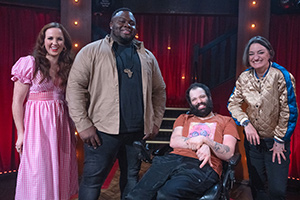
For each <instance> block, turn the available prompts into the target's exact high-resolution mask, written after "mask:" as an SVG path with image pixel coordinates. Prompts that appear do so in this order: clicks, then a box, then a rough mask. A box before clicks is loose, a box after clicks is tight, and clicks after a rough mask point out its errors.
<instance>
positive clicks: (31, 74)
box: [12, 22, 78, 200]
mask: <svg viewBox="0 0 300 200" xmlns="http://www.w3.org/2000/svg"><path fill="white" fill-rule="evenodd" d="M70 44H71V40H70V36H69V34H68V33H67V31H66V30H65V29H64V27H63V26H62V25H61V24H59V23H55V22H53V23H50V24H47V25H45V26H44V27H43V28H42V30H41V31H40V33H39V35H38V38H37V42H36V45H35V49H34V52H33V55H32V56H31V55H30V56H26V57H21V58H20V59H19V60H18V61H17V62H16V63H15V65H14V66H13V68H12V75H13V77H12V80H13V81H14V92H13V103H12V111H13V118H14V122H15V125H16V128H17V133H18V139H17V142H16V149H17V151H18V152H19V153H20V157H21V163H20V166H19V170H18V177H17V187H16V195H15V199H45V197H46V198H49V199H54V200H59V199H70V197H71V196H72V195H74V194H75V193H76V192H77V188H78V183H77V181H78V180H77V176H78V175H77V162H76V152H75V148H76V142H75V131H74V126H73V123H72V121H71V119H70V117H69V114H68V109H67V105H66V102H65V100H64V93H65V87H66V82H67V76H68V73H69V70H70V68H71V64H72V62H73V59H72V57H71V55H70V51H71V45H70ZM64 48H65V50H64V51H63V49H64ZM24 103H25V107H24ZM49 166H51V167H49ZM65 166H67V167H65Z"/></svg>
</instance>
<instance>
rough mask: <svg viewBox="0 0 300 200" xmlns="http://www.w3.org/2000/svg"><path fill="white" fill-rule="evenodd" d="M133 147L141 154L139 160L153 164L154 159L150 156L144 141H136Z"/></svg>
mask: <svg viewBox="0 0 300 200" xmlns="http://www.w3.org/2000/svg"><path fill="white" fill-rule="evenodd" d="M133 146H134V147H135V148H136V150H137V151H138V152H139V159H141V160H143V161H144V162H148V163H152V158H151V156H150V151H149V149H147V148H146V147H145V142H144V141H143V140H142V141H134V142H133Z"/></svg>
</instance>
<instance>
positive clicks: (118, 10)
mask: <svg viewBox="0 0 300 200" xmlns="http://www.w3.org/2000/svg"><path fill="white" fill-rule="evenodd" d="M120 11H128V12H131V13H132V11H131V10H130V9H129V8H125V7H123V8H118V9H117V10H115V11H114V12H113V14H112V15H111V19H112V18H113V17H114V16H116V14H117V13H118V12H120Z"/></svg>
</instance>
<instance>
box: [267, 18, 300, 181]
mask: <svg viewBox="0 0 300 200" xmlns="http://www.w3.org/2000/svg"><path fill="white" fill-rule="evenodd" d="M270 43H271V44H272V46H273V48H274V51H275V58H274V60H275V61H276V62H277V63H278V64H280V65H282V66H283V67H285V68H286V69H287V70H288V71H289V72H291V73H292V74H293V76H294V77H295V79H296V94H297V95H298V96H297V103H298V107H299V106H300V60H299V52H300V15H299V14H289V15H272V16H271V21H270ZM299 123H300V119H299V117H298V124H297V126H296V129H295V132H294V133H293V135H292V137H291V156H290V158H291V163H290V169H289V176H290V177H294V178H300V139H299V138H300V126H299Z"/></svg>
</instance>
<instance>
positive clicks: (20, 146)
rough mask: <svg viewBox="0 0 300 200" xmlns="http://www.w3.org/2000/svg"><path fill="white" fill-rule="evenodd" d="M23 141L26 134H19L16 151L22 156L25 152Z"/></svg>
mask: <svg viewBox="0 0 300 200" xmlns="http://www.w3.org/2000/svg"><path fill="white" fill-rule="evenodd" d="M23 140H24V134H23V133H18V139H17V142H16V150H17V152H18V153H20V154H22V152H23Z"/></svg>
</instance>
